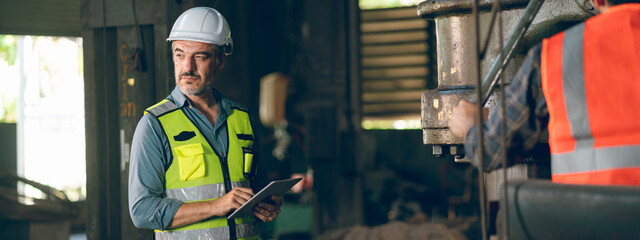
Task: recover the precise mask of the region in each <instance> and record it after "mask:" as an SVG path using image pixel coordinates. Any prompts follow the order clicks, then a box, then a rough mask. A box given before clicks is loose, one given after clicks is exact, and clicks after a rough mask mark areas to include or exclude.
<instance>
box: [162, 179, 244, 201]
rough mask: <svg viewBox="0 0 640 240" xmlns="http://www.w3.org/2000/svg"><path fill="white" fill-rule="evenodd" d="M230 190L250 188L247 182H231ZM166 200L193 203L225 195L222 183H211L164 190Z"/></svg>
mask: <svg viewBox="0 0 640 240" xmlns="http://www.w3.org/2000/svg"><path fill="white" fill-rule="evenodd" d="M231 187H232V188H236V187H245V188H248V187H250V185H249V182H248V181H245V182H232V183H231ZM165 193H166V194H167V197H168V198H173V199H176V200H180V201H182V202H193V201H198V200H203V199H214V198H220V197H222V196H224V194H226V193H227V191H225V189H224V183H213V184H208V185H202V186H194V187H185V188H177V189H167V190H165Z"/></svg>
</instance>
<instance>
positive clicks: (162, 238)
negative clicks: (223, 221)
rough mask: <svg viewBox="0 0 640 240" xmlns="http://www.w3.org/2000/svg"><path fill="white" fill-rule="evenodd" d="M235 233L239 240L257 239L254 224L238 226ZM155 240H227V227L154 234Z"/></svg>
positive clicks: (256, 229)
mask: <svg viewBox="0 0 640 240" xmlns="http://www.w3.org/2000/svg"><path fill="white" fill-rule="evenodd" d="M236 232H237V233H238V238H239V239H247V240H248V239H259V238H258V228H257V226H256V225H255V224H238V225H236ZM155 235H156V239H157V240H174V239H215V240H218V239H222V240H225V239H229V226H224V227H217V228H207V229H194V230H184V231H178V232H168V231H162V232H156V234H155Z"/></svg>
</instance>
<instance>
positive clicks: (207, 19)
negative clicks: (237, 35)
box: [167, 7, 233, 55]
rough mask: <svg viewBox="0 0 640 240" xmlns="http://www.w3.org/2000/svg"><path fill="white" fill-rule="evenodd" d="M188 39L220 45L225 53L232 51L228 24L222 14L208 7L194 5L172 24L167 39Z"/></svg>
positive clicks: (228, 53) (229, 53)
mask: <svg viewBox="0 0 640 240" xmlns="http://www.w3.org/2000/svg"><path fill="white" fill-rule="evenodd" d="M175 40H189V41H196V42H203V43H210V44H215V45H218V46H221V47H222V48H223V49H224V54H225V55H231V52H233V39H231V30H229V24H227V20H226V19H224V17H223V16H222V14H220V13H219V12H218V11H217V10H215V9H213V8H209V7H194V8H191V9H189V10H187V11H185V12H183V13H182V14H181V15H180V17H178V19H177V20H176V22H175V23H174V24H173V28H171V33H170V34H169V38H167V41H175Z"/></svg>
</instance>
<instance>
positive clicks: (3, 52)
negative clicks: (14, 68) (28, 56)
mask: <svg viewBox="0 0 640 240" xmlns="http://www.w3.org/2000/svg"><path fill="white" fill-rule="evenodd" d="M16 41H17V39H16V37H15V36H11V35H0V59H4V60H5V61H7V62H8V63H9V66H11V65H13V64H15V62H16V51H17V49H18V48H17V46H16Z"/></svg>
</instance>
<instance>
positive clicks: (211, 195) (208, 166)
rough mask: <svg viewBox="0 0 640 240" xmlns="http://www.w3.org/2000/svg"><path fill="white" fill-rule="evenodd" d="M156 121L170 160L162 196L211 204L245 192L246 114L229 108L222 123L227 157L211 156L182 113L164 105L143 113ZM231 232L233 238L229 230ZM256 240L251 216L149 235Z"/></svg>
mask: <svg viewBox="0 0 640 240" xmlns="http://www.w3.org/2000/svg"><path fill="white" fill-rule="evenodd" d="M146 113H150V114H152V115H154V116H155V117H156V118H157V119H158V120H159V121H160V125H161V126H162V129H163V130H164V133H165V134H166V135H165V136H166V137H167V139H168V140H169V144H170V146H171V153H172V159H173V161H172V162H171V165H170V166H169V169H168V170H167V172H166V173H165V180H166V181H165V196H166V197H167V198H173V199H177V200H180V201H182V202H185V203H188V202H198V201H207V200H212V199H217V198H220V197H222V196H224V195H225V194H226V193H227V192H229V190H230V189H233V188H235V187H250V185H249V179H248V177H249V174H251V173H253V172H254V168H255V166H253V165H254V164H252V162H253V151H252V150H253V141H254V136H253V130H252V128H251V122H250V120H249V114H248V113H247V112H246V110H244V109H239V108H232V111H231V114H230V115H229V117H228V118H227V129H228V131H227V132H228V134H229V138H228V139H229V149H228V154H229V156H224V154H225V153H218V152H215V151H214V150H213V148H212V147H211V144H209V142H208V141H207V139H206V138H205V137H204V136H203V135H202V133H201V132H200V130H199V129H198V128H197V127H196V125H195V124H193V123H192V122H191V121H190V120H189V119H188V118H187V116H186V115H185V114H184V112H183V111H182V109H180V108H178V107H177V106H176V105H175V103H173V102H172V101H169V100H168V99H165V100H163V101H161V102H159V103H158V104H156V105H154V106H151V107H149V108H148V109H147V111H146ZM232 228H235V234H232V233H230V229H232ZM232 235H235V238H237V239H259V236H258V227H257V223H256V222H255V218H254V217H253V216H248V217H244V218H236V219H233V220H227V218H226V217H212V218H209V219H207V220H204V221H201V222H198V223H194V224H191V225H187V226H184V227H180V228H175V229H169V230H165V231H161V230H155V237H156V239H230V238H231V236H232Z"/></svg>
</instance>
